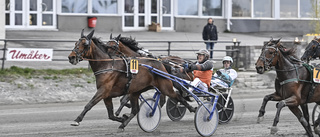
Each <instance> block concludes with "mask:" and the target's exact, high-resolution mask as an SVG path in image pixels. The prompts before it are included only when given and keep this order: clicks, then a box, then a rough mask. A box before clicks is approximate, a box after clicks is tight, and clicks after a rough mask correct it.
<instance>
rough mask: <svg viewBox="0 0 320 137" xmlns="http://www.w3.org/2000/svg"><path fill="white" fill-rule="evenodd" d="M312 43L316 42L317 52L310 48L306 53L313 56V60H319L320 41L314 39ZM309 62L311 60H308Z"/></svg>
mask: <svg viewBox="0 0 320 137" xmlns="http://www.w3.org/2000/svg"><path fill="white" fill-rule="evenodd" d="M312 42H316V48H315V50H312V49H311V48H309V49H307V50H306V52H307V54H308V55H310V56H311V58H317V56H318V54H320V51H319V50H320V47H319V45H320V43H319V42H318V40H315V39H313V40H312ZM310 49H311V50H310ZM311 52H312V53H311ZM310 56H309V57H310ZM308 60H309V58H308Z"/></svg>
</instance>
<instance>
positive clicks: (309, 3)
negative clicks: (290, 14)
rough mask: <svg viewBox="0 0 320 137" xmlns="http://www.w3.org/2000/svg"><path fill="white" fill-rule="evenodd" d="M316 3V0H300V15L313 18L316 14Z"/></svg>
mask: <svg viewBox="0 0 320 137" xmlns="http://www.w3.org/2000/svg"><path fill="white" fill-rule="evenodd" d="M315 9H316V3H315V0H300V17H301V18H312V17H316V15H315V13H316V12H315Z"/></svg>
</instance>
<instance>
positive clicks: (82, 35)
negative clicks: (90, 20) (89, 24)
mask: <svg viewBox="0 0 320 137" xmlns="http://www.w3.org/2000/svg"><path fill="white" fill-rule="evenodd" d="M83 31H84V29H82V31H81V38H82V37H84V34H83Z"/></svg>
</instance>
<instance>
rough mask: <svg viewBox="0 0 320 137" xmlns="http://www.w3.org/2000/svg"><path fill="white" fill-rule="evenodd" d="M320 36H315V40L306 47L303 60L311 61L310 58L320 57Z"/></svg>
mask: <svg viewBox="0 0 320 137" xmlns="http://www.w3.org/2000/svg"><path fill="white" fill-rule="evenodd" d="M319 45H320V38H319V39H317V37H314V38H313V40H312V41H311V42H310V43H309V44H308V46H307V47H306V48H305V52H304V53H303V55H302V57H301V60H302V61H306V62H307V63H309V61H310V60H312V59H316V58H320V47H319Z"/></svg>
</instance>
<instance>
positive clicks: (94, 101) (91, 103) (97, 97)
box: [71, 91, 102, 126]
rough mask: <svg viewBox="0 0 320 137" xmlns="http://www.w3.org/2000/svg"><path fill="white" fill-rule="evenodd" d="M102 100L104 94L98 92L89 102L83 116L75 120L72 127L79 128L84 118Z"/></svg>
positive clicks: (82, 113)
mask: <svg viewBox="0 0 320 137" xmlns="http://www.w3.org/2000/svg"><path fill="white" fill-rule="evenodd" d="M100 100H102V94H100V92H99V91H98V92H97V93H96V94H95V95H94V96H93V97H92V99H91V100H90V101H89V102H88V104H87V105H86V106H85V107H84V109H83V111H82V112H81V114H80V115H79V116H78V117H77V118H76V119H75V120H74V122H75V123H72V124H71V126H79V125H80V122H81V121H82V120H83V117H84V116H85V115H86V113H87V112H88V111H89V110H90V109H91V108H92V107H93V106H94V105H96V104H97V103H98V102H99V101H100Z"/></svg>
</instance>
